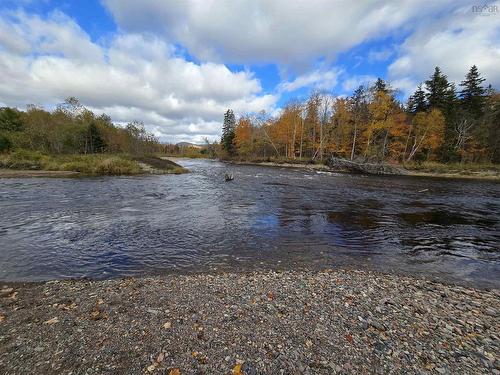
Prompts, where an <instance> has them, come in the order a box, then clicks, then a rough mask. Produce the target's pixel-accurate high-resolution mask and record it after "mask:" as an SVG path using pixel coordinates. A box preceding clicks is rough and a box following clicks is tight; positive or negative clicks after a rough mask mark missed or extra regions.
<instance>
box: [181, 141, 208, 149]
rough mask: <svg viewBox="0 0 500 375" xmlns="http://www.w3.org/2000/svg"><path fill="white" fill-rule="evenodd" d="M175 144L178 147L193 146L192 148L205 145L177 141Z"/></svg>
mask: <svg viewBox="0 0 500 375" xmlns="http://www.w3.org/2000/svg"><path fill="white" fill-rule="evenodd" d="M177 146H179V147H193V148H203V147H205V145H197V144H196V143H190V142H179V143H177Z"/></svg>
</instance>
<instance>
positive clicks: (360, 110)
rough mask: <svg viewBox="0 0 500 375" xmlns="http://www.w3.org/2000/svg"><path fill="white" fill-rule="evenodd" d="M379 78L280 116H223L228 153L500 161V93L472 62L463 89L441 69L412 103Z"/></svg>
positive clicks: (296, 105)
mask: <svg viewBox="0 0 500 375" xmlns="http://www.w3.org/2000/svg"><path fill="white" fill-rule="evenodd" d="M397 97H398V92H397V91H396V90H394V89H393V88H392V87H391V85H390V83H388V82H385V81H384V80H382V79H380V78H379V79H378V80H377V81H376V82H375V83H374V84H373V85H372V86H370V87H365V86H360V87H359V88H358V89H356V90H355V91H354V92H353V93H352V95H351V96H348V97H340V96H337V97H336V96H334V95H332V94H330V93H327V92H320V91H314V92H312V93H311V94H310V95H309V97H308V98H307V99H305V100H302V101H299V100H293V101H290V102H289V103H288V104H287V105H286V106H285V107H284V108H283V109H282V111H281V113H280V114H279V116H277V117H276V118H272V117H270V116H268V115H267V114H266V113H264V112H262V113H259V114H257V115H255V114H252V115H246V116H241V117H240V118H239V119H238V120H237V121H236V117H235V115H234V113H233V111H232V110H228V111H227V112H226V113H225V116H224V125H223V129H222V132H223V133H222V138H221V153H222V157H224V158H238V159H242V160H252V159H253V160H257V159H262V158H285V159H296V160H304V159H307V160H309V161H317V162H322V161H324V160H325V158H327V157H329V156H335V157H339V158H345V159H349V160H357V161H362V162H364V161H367V162H368V161H369V162H378V163H380V162H390V163H398V164H407V163H418V162H428V161H436V162H441V163H457V162H458V163H462V164H467V163H500V94H499V93H497V92H496V91H495V90H494V89H493V88H492V87H491V85H485V79H484V78H483V77H482V76H481V74H480V72H479V70H478V68H477V67H476V66H472V67H471V68H470V70H469V72H468V73H467V75H466V77H465V78H464V80H463V81H462V82H460V84H459V87H458V88H457V87H456V85H455V84H454V83H453V82H450V81H449V80H448V78H447V76H446V75H445V74H444V73H443V72H442V71H441V69H440V68H439V67H436V68H435V70H434V72H433V74H432V75H431V76H430V77H429V79H428V80H426V81H425V82H423V83H422V84H420V85H419V86H418V88H417V89H416V91H415V93H414V94H412V95H411V96H410V97H409V98H408V99H407V101H406V102H404V103H403V102H401V101H400V100H398V99H397Z"/></svg>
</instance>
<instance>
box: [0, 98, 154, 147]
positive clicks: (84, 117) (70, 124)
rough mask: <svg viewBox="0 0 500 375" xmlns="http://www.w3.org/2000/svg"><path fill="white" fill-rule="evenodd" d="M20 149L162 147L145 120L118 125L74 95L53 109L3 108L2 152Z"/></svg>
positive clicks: (0, 124) (0, 110)
mask: <svg viewBox="0 0 500 375" xmlns="http://www.w3.org/2000/svg"><path fill="white" fill-rule="evenodd" d="M16 149H25V150H32V151H39V152H42V153H49V154H95V153H130V154H144V153H153V152H156V151H158V150H159V149H160V144H159V142H158V139H157V138H156V137H155V136H154V135H153V134H151V133H149V132H147V131H146V129H145V127H144V124H142V123H140V122H137V121H134V122H131V123H129V124H128V125H127V126H125V127H120V126H117V125H115V124H113V123H112V121H111V118H110V117H109V116H107V115H106V114H102V115H99V116H97V115H95V114H94V113H93V112H92V111H90V110H88V109H87V108H85V107H84V106H83V105H82V104H81V103H80V102H79V101H78V99H76V98H74V97H70V98H68V99H66V100H65V102H64V103H62V104H60V105H58V106H57V107H56V108H55V109H54V110H53V111H52V112H50V111H47V110H45V109H43V108H41V107H38V106H35V105H28V106H27V110H26V112H24V111H19V110H17V109H15V108H9V107H4V108H0V152H1V151H9V150H16Z"/></svg>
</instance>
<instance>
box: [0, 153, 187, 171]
mask: <svg viewBox="0 0 500 375" xmlns="http://www.w3.org/2000/svg"><path fill="white" fill-rule="evenodd" d="M0 169H6V170H18V171H19V170H22V171H50V172H55V171H64V172H78V173H79V174H80V175H85V176H101V175H114V176H116V175H137V174H143V173H174V174H177V173H184V172H186V170H185V169H184V168H182V167H181V166H180V165H178V164H176V163H174V162H171V161H166V160H162V159H160V158H157V157H154V156H131V155H127V154H114V155H113V154H87V155H79V154H69V155H53V154H43V153H40V152H37V151H27V150H17V151H14V152H11V153H8V154H3V155H0Z"/></svg>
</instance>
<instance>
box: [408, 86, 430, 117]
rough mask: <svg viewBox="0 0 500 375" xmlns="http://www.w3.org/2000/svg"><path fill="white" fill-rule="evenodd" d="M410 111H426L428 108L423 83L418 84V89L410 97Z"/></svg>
mask: <svg viewBox="0 0 500 375" xmlns="http://www.w3.org/2000/svg"><path fill="white" fill-rule="evenodd" d="M408 101H409V103H408V111H409V112H412V113H417V112H425V111H426V110H427V100H426V96H425V92H424V90H423V89H422V84H420V85H418V87H417V90H416V91H415V93H414V94H413V95H411V96H410V98H408Z"/></svg>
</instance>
